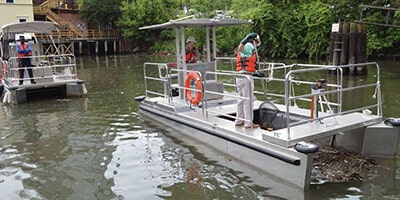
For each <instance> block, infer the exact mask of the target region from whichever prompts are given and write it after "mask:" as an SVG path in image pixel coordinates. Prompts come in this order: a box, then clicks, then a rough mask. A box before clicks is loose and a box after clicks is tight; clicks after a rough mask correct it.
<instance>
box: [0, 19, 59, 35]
mask: <svg viewBox="0 0 400 200" xmlns="http://www.w3.org/2000/svg"><path fill="white" fill-rule="evenodd" d="M57 30H58V24H56V23H54V22H48V21H33V22H20V23H11V24H6V25H3V26H2V27H1V33H2V35H4V34H9V33H45V34H50V33H51V32H52V31H57Z"/></svg>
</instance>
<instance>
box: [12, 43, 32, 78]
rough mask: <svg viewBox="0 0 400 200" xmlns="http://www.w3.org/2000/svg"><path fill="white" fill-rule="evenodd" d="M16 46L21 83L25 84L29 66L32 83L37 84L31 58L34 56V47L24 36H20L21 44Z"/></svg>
mask: <svg viewBox="0 0 400 200" xmlns="http://www.w3.org/2000/svg"><path fill="white" fill-rule="evenodd" d="M16 48H17V53H18V62H19V65H18V66H19V85H22V84H24V73H25V68H27V70H28V74H29V77H30V78H31V79H30V80H31V84H36V82H35V80H34V79H33V72H32V63H31V58H30V56H32V49H31V46H30V45H29V43H28V42H26V41H25V37H24V36H20V37H19V44H18V45H17V46H16Z"/></svg>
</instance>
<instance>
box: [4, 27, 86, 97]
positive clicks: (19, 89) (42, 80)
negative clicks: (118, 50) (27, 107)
mask: <svg viewBox="0 0 400 200" xmlns="http://www.w3.org/2000/svg"><path fill="white" fill-rule="evenodd" d="M58 31H59V28H58V25H57V24H56V23H53V22H46V21H33V22H22V23H12V24H7V25H4V26H2V29H1V35H0V37H1V41H0V44H1V45H0V46H1V49H0V52H1V58H0V61H1V62H0V82H1V84H0V87H1V88H0V89H1V91H0V92H1V93H0V95H2V101H3V103H7V104H20V103H24V102H26V101H27V100H29V99H30V98H33V97H38V96H39V97H40V96H57V97H83V96H85V95H86V93H87V90H86V87H85V84H84V81H83V80H80V79H79V78H78V77H77V68H76V61H75V56H74V55H73V54H63V53H60V49H61V48H60V45H57V43H56V42H55V40H54V39H53V35H52V34H53V33H58ZM22 36H23V37H24V39H25V40H26V42H28V43H29V44H30V46H31V49H32V55H31V56H28V58H30V59H31V66H30V67H26V70H24V73H25V74H24V78H23V79H22V80H21V79H20V76H19V72H20V71H19V68H20V66H19V65H20V62H19V59H18V55H17V51H16V46H17V45H18V42H19V39H20V37H22ZM27 69H31V70H32V71H33V80H34V81H31V77H30V76H29V75H28V70H27ZM21 83H22V84H21Z"/></svg>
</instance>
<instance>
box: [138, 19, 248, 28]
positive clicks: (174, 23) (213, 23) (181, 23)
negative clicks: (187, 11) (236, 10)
mask: <svg viewBox="0 0 400 200" xmlns="http://www.w3.org/2000/svg"><path fill="white" fill-rule="evenodd" d="M252 23H253V22H252V21H245V20H240V19H184V20H170V21H169V22H166V23H162V24H156V25H151V26H144V27H140V28H139V30H143V29H162V28H177V27H185V28H189V27H218V26H235V25H242V24H252Z"/></svg>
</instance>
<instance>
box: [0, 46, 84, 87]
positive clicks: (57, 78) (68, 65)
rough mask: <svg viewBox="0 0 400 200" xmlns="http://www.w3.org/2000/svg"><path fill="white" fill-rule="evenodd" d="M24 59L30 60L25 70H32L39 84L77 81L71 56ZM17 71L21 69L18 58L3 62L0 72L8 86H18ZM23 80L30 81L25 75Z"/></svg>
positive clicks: (73, 60)
mask: <svg viewBox="0 0 400 200" xmlns="http://www.w3.org/2000/svg"><path fill="white" fill-rule="evenodd" d="M25 58H29V59H31V63H32V66H31V67H25V69H32V71H33V75H34V77H33V79H34V80H35V81H37V82H39V83H41V82H46V83H50V82H64V81H71V80H76V79H77V66H76V60H75V56H74V55H73V54H61V55H42V56H28V57H25ZM19 69H21V68H20V62H19V58H17V57H11V58H9V59H8V60H7V61H3V63H2V65H1V70H0V71H1V73H2V77H3V79H4V82H5V83H6V84H8V86H16V85H18V83H19V81H20V80H21V79H20V76H19V73H20V71H19ZM25 71H27V70H25ZM25 80H30V77H29V76H26V75H25V76H24V79H22V81H25Z"/></svg>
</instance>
